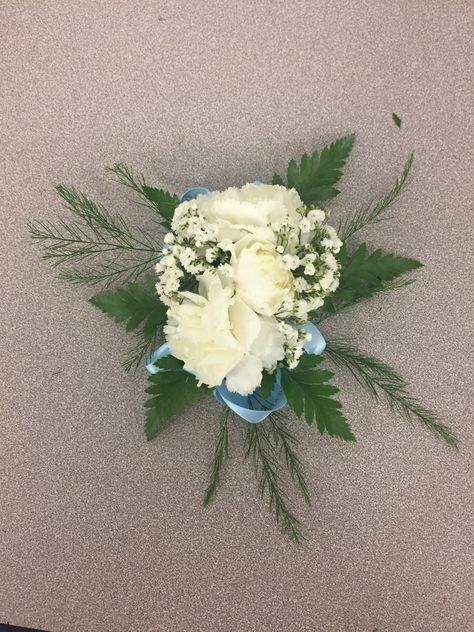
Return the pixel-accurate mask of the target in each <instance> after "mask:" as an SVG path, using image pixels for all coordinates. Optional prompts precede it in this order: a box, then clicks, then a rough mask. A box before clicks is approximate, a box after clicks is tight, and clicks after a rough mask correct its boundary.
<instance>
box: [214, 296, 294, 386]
mask: <svg viewBox="0 0 474 632" xmlns="http://www.w3.org/2000/svg"><path fill="white" fill-rule="evenodd" d="M238 305H239V302H236V308H237V309H239V307H238ZM242 305H243V303H242ZM247 309H248V308H247ZM284 340H285V339H284V336H283V335H282V333H281V332H280V331H279V330H278V321H277V320H276V319H275V318H265V317H262V318H259V330H258V334H257V335H256V336H255V338H254V339H253V341H252V342H251V343H250V344H249V342H250V338H248V339H247V341H246V342H247V352H246V354H245V355H244V357H243V358H242V360H241V361H240V362H239V364H237V366H236V367H234V368H233V369H232V370H231V371H230V372H229V373H228V374H227V376H226V386H227V388H228V389H229V391H231V392H234V393H240V395H249V394H250V393H253V391H254V390H255V389H256V388H258V387H259V386H260V383H261V381H262V370H263V369H273V368H274V367H275V366H276V364H277V362H278V361H280V360H283V358H284V357H285V351H284V347H283V345H284Z"/></svg>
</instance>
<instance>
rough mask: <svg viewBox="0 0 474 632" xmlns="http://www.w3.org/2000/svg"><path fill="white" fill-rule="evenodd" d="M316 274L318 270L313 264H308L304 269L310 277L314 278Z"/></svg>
mask: <svg viewBox="0 0 474 632" xmlns="http://www.w3.org/2000/svg"><path fill="white" fill-rule="evenodd" d="M315 272H316V268H315V267H314V265H313V264H312V263H307V264H306V265H305V268H304V273H305V274H306V275H308V276H313V275H314V273H315Z"/></svg>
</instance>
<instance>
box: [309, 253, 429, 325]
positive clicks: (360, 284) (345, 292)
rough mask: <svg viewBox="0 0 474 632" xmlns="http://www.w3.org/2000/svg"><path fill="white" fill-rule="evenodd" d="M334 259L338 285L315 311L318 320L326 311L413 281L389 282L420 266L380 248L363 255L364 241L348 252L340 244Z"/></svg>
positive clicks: (415, 262) (341, 307)
mask: <svg viewBox="0 0 474 632" xmlns="http://www.w3.org/2000/svg"><path fill="white" fill-rule="evenodd" d="M338 260H339V262H340V264H341V276H340V280H339V287H338V288H337V290H336V291H335V292H334V293H333V294H330V295H329V296H328V297H326V299H325V301H324V307H323V309H322V310H320V312H319V322H321V321H322V320H324V318H325V317H327V315H328V314H333V313H335V312H339V311H340V310H342V309H345V308H347V307H349V306H350V305H354V304H355V303H358V302H360V301H361V300H363V299H366V298H370V297H371V296H373V295H374V294H376V293H378V292H382V291H384V290H393V289H395V288H399V287H404V286H405V285H409V284H411V283H413V282H414V280H413V279H409V280H404V281H402V282H400V281H398V282H396V283H394V282H393V281H394V279H396V278H398V277H400V276H402V275H404V274H406V273H407V272H411V271H412V270H416V269H418V268H420V267H422V265H423V264H422V263H421V262H420V261H417V260H416V259H407V258H405V257H400V256H398V255H392V254H389V253H383V252H382V251H381V250H375V251H374V252H372V253H370V254H367V246H366V244H361V245H360V246H359V247H358V248H357V249H356V251H355V252H354V253H353V254H352V255H349V254H348V253H347V247H346V245H345V244H344V245H343V247H342V248H341V251H340V252H339V254H338Z"/></svg>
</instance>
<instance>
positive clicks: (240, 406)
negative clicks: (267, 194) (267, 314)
mask: <svg viewBox="0 0 474 632" xmlns="http://www.w3.org/2000/svg"><path fill="white" fill-rule="evenodd" d="M254 184H261V182H260V181H258V180H257V181H256V182H254ZM208 193H209V189H206V188H204V187H193V188H191V189H187V190H186V191H185V192H184V193H183V194H182V195H181V196H180V198H179V199H180V201H181V202H185V201H187V200H193V199H195V198H197V196H198V195H207V194H208ZM296 327H297V328H298V329H303V330H304V331H306V332H307V333H310V334H311V339H310V340H308V341H307V342H305V344H304V347H303V349H304V351H305V353H310V354H313V355H320V354H321V353H322V352H323V351H324V349H325V348H326V341H325V340H324V338H323V335H322V334H321V332H320V331H319V329H318V328H317V327H316V326H315V325H313V323H310V322H309V321H308V322H307V323H305V324H304V325H296ZM170 353H171V350H170V346H169V344H168V343H165V344H163V345H161V346H160V347H158V349H156V351H155V352H154V353H153V354H152V355H151V356H150V358H148V360H146V362H145V366H146V368H147V370H148V372H149V373H152V374H153V373H159V372H160V371H163V370H164V369H161V368H160V367H158V366H156V365H155V362H156V361H157V360H160V359H161V358H165V357H166V356H168V355H170ZM276 374H277V375H276V383H275V388H274V389H273V392H272V394H271V395H270V397H268V398H267V399H265V398H264V397H262V396H261V394H260V389H259V388H257V389H256V390H255V391H254V392H253V393H251V394H250V395H240V394H239V393H232V392H231V391H229V390H228V388H227V386H226V384H225V380H224V381H223V382H222V384H219V386H216V387H215V388H214V391H213V393H214V397H215V398H216V400H217V401H218V402H219V403H220V404H222V405H223V406H228V407H229V408H230V409H231V410H233V411H234V412H235V413H236V414H237V415H239V417H241V418H242V419H244V420H245V421H248V422H249V423H251V424H258V423H260V422H261V421H263V420H264V419H266V418H267V417H268V415H270V414H271V413H274V412H276V411H277V410H280V409H281V408H283V407H284V406H285V405H286V402H287V400H286V396H285V393H284V392H283V389H282V387H281V384H280V375H281V371H280V369H277V372H276Z"/></svg>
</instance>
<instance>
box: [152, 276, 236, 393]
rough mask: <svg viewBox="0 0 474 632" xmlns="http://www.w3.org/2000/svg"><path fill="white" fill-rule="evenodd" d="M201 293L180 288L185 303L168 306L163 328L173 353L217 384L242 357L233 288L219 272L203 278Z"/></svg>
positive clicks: (209, 382) (188, 367) (191, 369)
mask: <svg viewBox="0 0 474 632" xmlns="http://www.w3.org/2000/svg"><path fill="white" fill-rule="evenodd" d="M199 289H200V292H201V294H202V295H200V294H194V293H192V292H181V294H180V296H181V297H182V299H183V301H182V303H180V304H179V303H177V304H175V305H173V306H172V307H171V308H170V309H169V310H168V324H167V325H166V326H165V327H164V332H165V335H166V339H167V341H168V344H169V345H170V350H171V353H172V355H174V356H175V357H176V358H179V359H180V360H182V361H183V362H184V368H185V369H186V370H187V371H189V372H191V373H193V374H194V375H196V377H197V378H198V380H199V381H200V382H204V383H205V384H207V385H208V386H217V385H218V384H220V383H221V382H222V380H223V379H224V377H225V375H226V374H227V373H228V372H229V371H230V370H231V369H233V368H234V366H235V365H236V364H238V363H239V362H240V360H241V359H242V357H243V353H244V352H243V349H242V345H241V344H240V343H239V341H238V340H237V339H236V337H235V336H234V334H233V333H232V325H231V322H230V318H229V307H230V300H231V298H232V293H233V292H232V288H231V287H226V288H223V287H222V284H221V283H220V280H219V278H218V276H217V275H211V274H207V275H203V276H202V277H201V278H200V288H199Z"/></svg>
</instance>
